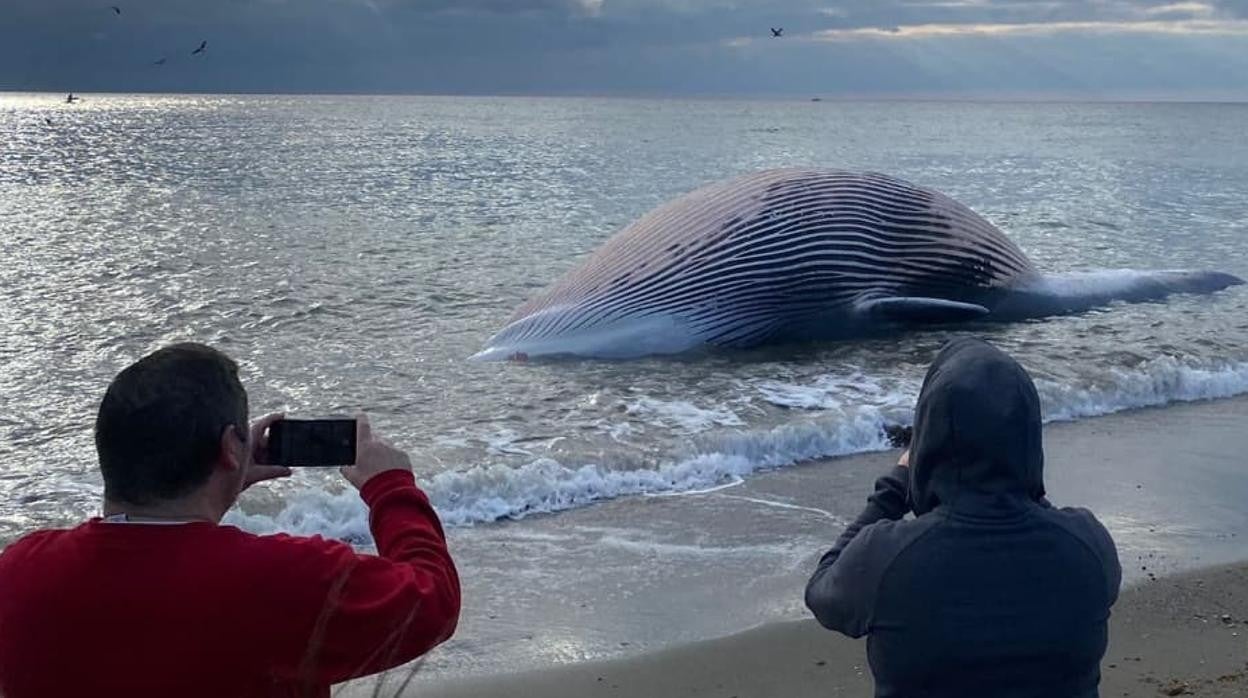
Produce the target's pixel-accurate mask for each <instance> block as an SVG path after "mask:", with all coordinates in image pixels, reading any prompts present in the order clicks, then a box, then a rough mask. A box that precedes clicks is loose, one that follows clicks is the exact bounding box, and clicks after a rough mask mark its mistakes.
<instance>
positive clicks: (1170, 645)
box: [340, 398, 1248, 698]
mask: <svg viewBox="0 0 1248 698" xmlns="http://www.w3.org/2000/svg"><path fill="white" fill-rule="evenodd" d="M1245 425H1248V399H1245V398H1235V399H1230V400H1222V401H1215V402H1201V403H1190V404H1181V405H1174V406H1170V407H1167V408H1160V409H1145V410H1136V411H1132V412H1127V413H1121V414H1116V415H1110V416H1107V417H1101V418H1096V419H1089V420H1083V421H1079V422H1068V423H1056V424H1051V425H1049V426H1047V427H1046V429H1045V440H1046V472H1047V482H1048V489H1049V494H1050V498H1051V499H1052V501H1053V502H1054V503H1055V504H1056V505H1058V506H1065V505H1077V506H1086V507H1089V508H1091V509H1093V510H1094V511H1095V512H1096V513H1097V514H1098V516H1099V517H1100V518H1101V520H1102V521H1104V522H1105V524H1106V526H1107V527H1108V528H1109V529H1110V531H1111V533H1112V534H1113V535H1114V537H1115V541H1116V543H1117V545H1118V549H1119V557H1120V559H1121V561H1122V565H1123V569H1124V578H1125V586H1126V588H1125V590H1124V593H1123V596H1122V598H1121V599H1120V601H1119V603H1118V605H1117V606H1116V607H1115V609H1114V616H1113V620H1112V636H1111V646H1110V651H1109V654H1108V655H1107V657H1106V659H1105V662H1104V664H1103V672H1104V681H1103V692H1102V694H1103V695H1107V696H1111V695H1112V696H1117V695H1127V696H1135V695H1141V696H1147V695H1167V694H1168V695H1185V694H1192V695H1248V679H1245V675H1244V672H1245V670H1246V669H1248V665H1246V664H1245V662H1248V625H1245V621H1248V565H1245V564H1242V563H1244V561H1245V560H1246V559H1248V551H1245V548H1244V545H1243V541H1244V540H1245V539H1248V507H1245V506H1244V505H1243V503H1244V502H1245V501H1248V471H1245V469H1244V465H1243V457H1242V456H1243V454H1244V453H1245V452H1248V429H1246V428H1245ZM895 456H896V454H895V453H877V454H867V455H863V456H854V457H849V458H841V459H832V460H827V461H821V462H817V463H812V464H809V465H805V466H799V467H793V468H787V469H782V470H778V471H774V472H771V473H767V474H764V475H761V476H759V477H756V478H753V479H751V480H749V481H747V482H745V483H744V484H741V485H739V486H736V487H731V488H728V489H723V490H718V491H714V492H708V493H705V494H700V495H690V496H684V497H679V498H670V497H644V498H631V499H626V500H618V501H614V502H608V503H605V504H603V505H599V506H595V507H589V508H586V509H582V510H577V511H572V512H567V513H565V514H561V515H556V516H546V517H540V518H535V519H529V520H525V521H521V522H512V523H506V524H500V525H495V526H483V527H477V528H474V529H466V530H457V531H454V532H453V533H452V534H451V535H452V544H453V549H454V552H455V554H456V556H457V558H458V560H459V561H460V564H461V571H462V574H463V578H464V583H465V609H464V616H463V619H462V621H461V625H460V630H459V631H458V632H457V634H456V637H455V638H453V639H452V640H451V641H450V642H449V643H447V645H445V646H443V647H442V648H440V649H439V650H437V651H436V652H435V653H433V654H431V655H430V656H429V657H428V660H427V661H426V662H425V664H424V666H423V667H422V668H421V670H420V672H419V674H418V675H417V676H416V677H415V680H414V681H413V682H412V684H411V685H412V686H413V687H414V688H418V689H419V691H418V692H419V694H420V695H436V696H448V697H451V696H470V695H471V696H493V695H504V694H506V695H550V696H608V695H610V696H642V695H645V696H650V697H653V696H724V698H729V697H730V696H737V697H738V698H745V697H746V696H775V695H786V696H805V695H812V696H813V695H820V696H827V695H869V693H870V673H869V670H868V668H867V666H866V663H865V648H864V645H863V644H862V643H860V642H855V641H851V640H848V639H845V638H842V637H840V636H838V635H835V634H833V633H829V632H826V631H823V630H822V629H820V628H819V627H818V626H817V625H816V624H815V623H814V622H813V621H811V620H809V619H808V617H807V612H806V610H805V608H804V606H803V604H802V601H801V589H802V588H803V587H804V584H805V581H806V578H807V577H808V575H809V572H810V570H811V569H813V566H814V563H815V560H816V559H817V558H818V556H819V555H820V554H821V553H822V552H823V551H824V550H825V549H826V547H827V545H828V544H830V542H831V540H832V539H833V537H834V536H835V535H836V534H837V533H839V531H840V530H841V527H842V526H843V522H844V521H845V519H847V518H848V517H850V516H853V515H854V514H855V513H856V512H857V510H858V507H859V503H860V502H861V501H862V500H863V497H865V495H866V493H867V491H868V488H869V486H870V484H871V480H872V476H873V475H874V474H875V473H877V472H880V471H882V470H883V469H884V468H886V467H888V465H889V464H890V462H891V461H892V460H893V459H894V458H895ZM404 674H405V672H404V671H402V670H399V671H396V672H394V675H393V676H391V677H389V679H388V680H387V682H386V686H397V685H398V684H399V682H400V681H401V678H400V677H402V676H403V675H404ZM371 686H372V682H363V683H362V684H360V685H358V686H353V687H347V688H346V690H342V691H340V695H357V694H358V695H365V694H367V693H371ZM366 690H367V692H366ZM382 694H383V695H390V694H391V693H390V692H389V691H384V690H383V692H382Z"/></svg>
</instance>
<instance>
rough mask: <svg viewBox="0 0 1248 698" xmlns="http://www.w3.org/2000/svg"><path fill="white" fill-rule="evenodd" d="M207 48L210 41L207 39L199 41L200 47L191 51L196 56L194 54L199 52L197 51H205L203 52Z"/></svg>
mask: <svg viewBox="0 0 1248 698" xmlns="http://www.w3.org/2000/svg"><path fill="white" fill-rule="evenodd" d="M206 48H208V42H207V41H201V42H199V48H197V49H195V50H194V51H191V55H192V56H194V55H195V54H197V53H203V52H204V49H206Z"/></svg>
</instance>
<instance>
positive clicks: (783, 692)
mask: <svg viewBox="0 0 1248 698" xmlns="http://www.w3.org/2000/svg"><path fill="white" fill-rule="evenodd" d="M1110 637H1111V640H1110V648H1109V651H1108V653H1107V654H1106V657H1105V660H1104V662H1103V663H1102V665H1101V667H1102V672H1103V675H1102V681H1101V695H1102V696H1106V697H1109V696H1157V695H1192V696H1244V695H1248V565H1241V566H1233V567H1224V568H1218V569H1209V570H1202V571H1199V572H1195V573H1188V574H1185V575H1181V576H1177V577H1173V578H1165V579H1160V580H1156V581H1145V582H1143V583H1140V584H1139V585H1137V586H1135V587H1133V588H1132V589H1130V590H1128V591H1127V593H1126V594H1124V595H1123V597H1122V598H1121V599H1120V601H1119V603H1118V605H1117V606H1116V607H1115V612H1114V615H1113V619H1112V621H1111V630H1110ZM865 648H866V644H865V642H864V641H856V640H850V639H848V638H845V637H843V636H841V635H838V634H836V633H831V632H828V631H826V630H824V629H822V628H820V627H819V626H818V624H816V623H815V622H814V621H811V620H803V621H791V622H785V623H775V624H769V625H766V626H763V627H761V628H757V629H754V630H750V631H747V632H744V633H741V634H738V635H734V636H731V637H728V638H723V639H719V640H712V641H708V642H700V643H695V644H692V645H687V646H683V647H679V648H674V649H671V650H667V651H663V652H657V653H654V654H647V655H643V656H640V657H633V658H629V659H621V660H613V661H605V662H588V663H583V664H577V665H572V666H568V667H562V668H558V669H548V670H545V671H536V672H529V673H521V674H517V675H511V676H506V677H495V678H489V679H475V680H471V679H470V680H461V681H458V682H450V683H441V684H432V685H429V684H425V685H421V686H420V690H419V694H420V695H423V696H430V697H434V696H436V697H438V698H468V697H469V696H472V697H475V698H493V697H495V696H499V697H501V696H546V697H547V698H577V697H581V698H594V697H596V696H602V697H604V698H605V697H607V696H611V697H613V698H656V697H659V696H722V697H723V698H729V697H731V696H736V698H754V697H757V698H769V697H773V696H786V697H788V698H805V697H807V696H809V697H810V698H816V697H818V698H826V697H827V696H869V695H871V690H872V684H871V677H870V672H869V670H868V669H867V665H866V650H865Z"/></svg>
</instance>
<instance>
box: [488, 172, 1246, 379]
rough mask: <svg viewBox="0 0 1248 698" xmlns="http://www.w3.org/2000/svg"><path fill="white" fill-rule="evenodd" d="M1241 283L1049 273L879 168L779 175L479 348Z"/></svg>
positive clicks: (703, 333) (1189, 275) (937, 314)
mask: <svg viewBox="0 0 1248 698" xmlns="http://www.w3.org/2000/svg"><path fill="white" fill-rule="evenodd" d="M1239 283H1243V282H1242V281H1241V280H1240V279H1238V278H1236V277H1234V276H1231V275H1229V274H1221V273H1218V272H1185V271H1171V272H1167V271H1163V272H1134V271H1109V272H1090V273H1084V274H1067V275H1061V276H1046V275H1043V274H1041V273H1040V272H1039V271H1038V270H1037V269H1036V268H1035V267H1034V266H1033V265H1032V263H1031V261H1030V260H1028V259H1027V256H1026V255H1024V254H1023V252H1022V251H1021V250H1020V249H1019V248H1018V247H1017V246H1016V245H1015V244H1014V243H1013V242H1011V241H1010V240H1009V238H1007V237H1006V236H1005V235H1004V234H1003V233H1002V232H1001V231H1000V230H998V229H997V228H996V227H995V226H993V225H992V224H991V223H989V222H988V221H986V220H985V219H983V218H982V217H980V216H979V215H978V214H976V213H975V212H974V211H972V210H970V209H969V208H967V207H966V206H963V205H962V204H960V203H958V202H957V201H954V200H953V199H951V198H949V197H947V196H945V195H943V194H941V193H939V192H936V191H932V190H930V189H925V188H922V187H918V186H915V185H913V184H910V183H908V182H905V181H902V180H900V179H896V178H893V177H889V176H886V175H882V174H873V173H855V172H844V171H836V170H796V169H786V170H767V171H763V172H756V173H753V174H749V175H745V176H742V177H737V178H735V179H730V180H726V181H723V182H718V183H715V184H711V185H709V186H706V187H703V188H702V189H698V190H697V191H694V192H691V193H689V194H686V195H684V196H682V197H679V198H677V199H675V200H673V201H671V202H669V203H667V204H665V205H663V206H660V207H659V208H657V209H654V210H653V211H651V212H649V213H647V214H646V215H644V216H642V217H641V218H640V219H638V220H637V221H635V222H633V223H632V224H631V225H629V226H627V227H625V228H624V229H623V230H621V231H619V232H618V233H616V234H615V235H614V236H612V237H611V238H610V239H609V240H607V242H606V243H604V244H603V245H602V246H601V247H600V248H598V250H597V251H595V252H594V253H593V254H592V255H591V256H590V257H589V258H588V259H587V260H586V261H585V262H584V263H582V264H581V265H580V266H578V267H576V268H574V269H572V270H571V271H569V272H568V273H567V274H566V275H564V276H563V278H561V279H560V280H559V281H557V282H556V283H555V284H553V285H552V286H550V287H549V288H548V289H546V290H545V291H544V292H543V293H541V294H540V295H539V296H537V297H536V298H533V299H532V300H530V301H528V302H527V303H525V304H524V305H522V306H521V307H520V308H519V309H517V310H516V312H515V314H514V315H513V316H512V318H511V320H510V322H509V323H508V324H507V325H506V326H505V327H504V328H503V329H502V330H500V331H499V332H498V333H497V334H496V335H494V337H492V338H491V339H490V340H489V342H488V343H487V346H486V348H485V349H484V350H482V351H481V352H480V353H478V354H476V355H475V357H474V358H478V359H508V358H535V357H541V356H565V355H566V356H584V357H594V358H630V357H638V356H645V355H649V354H674V353H680V352H684V351H689V350H692V349H696V348H699V347H705V346H721V347H740V348H746V347H753V346H758V345H763V344H770V343H779V342H786V341H810V340H821V339H843V338H851V337H855V336H861V335H863V334H866V333H869V332H872V331H877V330H879V329H887V328H891V327H906V326H910V325H919V324H931V323H941V322H958V321H966V320H1001V321H1010V320H1019V319H1025V318H1034V317H1043V316H1046V315H1056V314H1063V313H1071V312H1078V311H1081V310H1086V309H1088V308H1092V307H1096V306H1099V305H1104V304H1106V303H1108V302H1111V301H1114V300H1126V301H1143V300H1151V299H1156V298H1161V297H1163V296H1165V295H1167V294H1170V293H1176V292H1197V293H1209V292H1212V291H1216V290H1219V289H1222V288H1225V287H1227V286H1231V285H1235V284H1239Z"/></svg>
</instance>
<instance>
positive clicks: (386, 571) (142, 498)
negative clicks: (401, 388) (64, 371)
mask: <svg viewBox="0 0 1248 698" xmlns="http://www.w3.org/2000/svg"><path fill="white" fill-rule="evenodd" d="M280 418H281V415H270V416H268V417H265V418H264V419H261V420H259V421H258V422H256V423H255V424H254V425H252V426H251V427H250V428H248V426H247V394H246V392H245V391H244V390H243V386H242V385H241V384H240V383H239V381H238V368H237V366H236V365H235V363H234V362H233V361H232V360H230V359H229V358H228V357H226V356H225V355H224V354H221V353H220V352H218V351H216V350H214V349H211V348H209V347H206V346H203V345H198V344H179V345H174V346H171V347H167V348H165V349H161V350H160V351H157V352H155V353H153V354H151V355H150V356H147V357H145V358H143V359H142V360H140V361H139V362H138V363H136V364H134V365H132V366H130V367H129V368H127V369H126V370H124V371H122V372H121V373H120V374H119V375H118V376H117V377H116V378H115V379H114V380H113V382H112V384H111V385H110V386H109V387H108V392H107V393H106V394H105V396H104V400H103V402H102V403H101V405H100V410H99V415H98V417H97V419H96V424H95V443H96V451H97V453H98V454H99V461H100V469H101V471H102V473H103V479H104V516H103V517H102V518H97V519H91V520H90V521H87V522H86V523H83V524H81V525H79V526H77V527H75V528H72V529H69V530H46V531H37V532H35V533H31V534H29V535H27V536H25V537H24V538H22V539H20V540H18V541H17V542H15V543H13V544H12V545H10V546H9V547H8V548H7V549H5V550H4V552H3V553H2V554H0V695H3V696H4V698H26V697H27V696H40V697H48V696H87V695H94V696H112V695H125V696H161V697H162V698H164V697H169V696H180V697H182V696H212V697H214V698H224V697H226V696H328V695H329V687H330V685H331V684H334V683H337V682H340V681H345V680H347V679H350V678H354V677H358V676H364V675H367V674H372V673H376V672H380V671H384V670H386V669H389V668H391V667H395V666H398V665H399V664H403V663H404V662H408V661H410V660H412V659H414V658H416V657H418V656H420V655H421V654H423V653H425V652H427V651H429V650H430V649H431V648H433V647H434V646H436V645H437V644H439V643H440V642H442V641H444V640H446V639H447V638H448V637H450V636H451V633H452V632H454V630H455V624H456V622H457V620H458V617H459V605H460V590H459V578H458V576H457V573H456V571H455V565H454V563H453V562H452V560H451V556H450V554H449V553H448V552H447V548H446V540H445V537H444V535H443V533H442V527H441V525H440V523H439V522H438V517H437V515H436V514H435V513H434V511H433V508H432V507H431V506H430V505H429V500H428V499H427V498H426V497H425V495H424V493H423V492H421V491H420V490H419V489H417V487H416V483H415V479H414V477H413V475H412V468H411V463H410V461H409V460H408V458H407V455H406V454H404V453H403V452H402V451H399V450H397V449H395V448H393V447H391V446H389V445H388V444H386V443H385V442H383V441H381V440H380V439H378V438H377V437H375V436H374V435H373V434H372V433H371V431H370V429H369V424H368V420H367V418H365V417H363V416H361V417H360V418H359V420H358V422H357V431H358V433H357V446H356V462H355V464H354V465H352V466H348V467H345V468H343V469H342V474H343V476H345V477H346V479H347V481H349V482H350V483H351V484H352V485H354V486H355V487H356V488H358V489H359V491H360V496H361V497H362V498H363V500H364V502H365V503H366V504H367V505H368V508H369V525H370V527H371V529H372V533H373V538H374V540H375V541H376V543H377V552H378V554H377V555H361V554H358V553H356V552H355V551H354V550H352V549H351V548H350V547H349V546H347V545H344V544H342V543H338V542H334V541H328V540H324V539H322V538H320V537H312V538H302V537H295V536H288V535H275V536H256V535H252V534H250V533H246V532H244V531H241V530H239V529H237V528H234V527H232V526H223V525H220V521H221V517H222V516H224V515H225V512H226V511H227V510H228V509H229V508H230V507H231V506H232V505H233V504H234V502H235V501H236V500H237V498H238V495H239V493H240V492H242V491H243V490H244V489H246V488H247V487H248V486H249V485H253V484H255V483H257V482H260V481H263V480H268V479H272V478H275V477H283V476H286V475H289V474H290V471H289V470H288V469H287V468H283V467H277V466H265V465H257V463H258V462H259V463H263V462H264V461H265V458H264V456H265V449H266V430H267V428H268V426H269V424H271V423H272V422H273V421H275V420H277V419H280Z"/></svg>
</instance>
